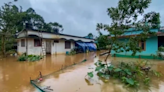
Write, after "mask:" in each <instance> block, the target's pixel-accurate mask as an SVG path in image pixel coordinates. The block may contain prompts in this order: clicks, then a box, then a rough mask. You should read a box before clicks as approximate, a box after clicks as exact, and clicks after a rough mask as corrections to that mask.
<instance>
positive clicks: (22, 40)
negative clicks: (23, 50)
mask: <svg viewBox="0 0 164 92" xmlns="http://www.w3.org/2000/svg"><path fill="white" fill-rule="evenodd" d="M21 47H25V39H21Z"/></svg>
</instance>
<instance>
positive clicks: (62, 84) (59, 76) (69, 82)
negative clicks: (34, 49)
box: [0, 52, 164, 92]
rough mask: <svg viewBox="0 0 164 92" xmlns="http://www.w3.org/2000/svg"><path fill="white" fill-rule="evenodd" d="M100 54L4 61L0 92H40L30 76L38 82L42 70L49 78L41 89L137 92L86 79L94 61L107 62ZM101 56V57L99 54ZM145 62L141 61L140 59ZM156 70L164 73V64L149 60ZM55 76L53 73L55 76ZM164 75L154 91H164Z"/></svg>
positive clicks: (112, 81) (143, 91) (113, 83)
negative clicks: (49, 87)
mask: <svg viewBox="0 0 164 92" xmlns="http://www.w3.org/2000/svg"><path fill="white" fill-rule="evenodd" d="M99 53H100V52H97V53H94V52H91V53H88V54H77V55H75V56H65V55H52V56H51V55H47V56H46V58H44V59H42V60H41V61H39V62H18V61H17V58H15V57H8V58H5V59H0V92H38V91H37V90H36V89H35V88H34V87H33V86H31V84H30V77H31V78H32V79H36V78H37V77H38V75H39V72H40V71H41V72H42V74H43V75H48V74H50V75H48V76H47V77H46V78H45V79H44V81H43V82H42V83H41V84H40V85H41V86H51V88H52V89H53V90H54V91H55V92H128V91H129V92H133V90H131V89H127V88H125V87H124V85H123V84H122V83H120V82H119V81H117V80H115V79H110V80H109V82H107V83H104V82H103V81H101V80H99V78H98V77H97V76H94V78H93V79H89V80H86V79H85V78H86V75H87V72H90V71H94V67H95V66H94V62H95V61H97V60H104V59H105V56H102V57H99V56H98V54H99ZM96 54H97V57H96V58H94V57H95V55H96ZM85 58H87V62H84V63H81V64H77V65H74V66H72V67H69V68H67V69H65V70H62V71H61V72H58V73H55V74H54V73H53V72H55V71H57V70H60V69H62V68H63V67H66V66H69V65H73V64H76V63H78V62H81V61H83V60H84V59H85ZM137 60H139V59H132V58H114V57H109V59H108V61H109V62H112V63H117V62H118V61H124V62H133V61H137ZM140 60H141V59H140ZM149 62H151V64H153V65H154V66H153V68H154V69H157V70H158V71H160V72H162V73H163V74H164V71H163V70H164V61H161V60H149ZM51 73H52V74H51ZM163 81H164V76H163V77H161V78H153V81H152V84H151V87H150V89H151V92H164V82H163ZM139 92H150V91H149V90H147V89H146V88H144V87H143V88H141V90H139Z"/></svg>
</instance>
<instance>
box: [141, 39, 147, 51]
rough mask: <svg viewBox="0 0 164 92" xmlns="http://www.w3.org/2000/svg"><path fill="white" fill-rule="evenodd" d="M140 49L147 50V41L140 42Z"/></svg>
mask: <svg viewBox="0 0 164 92" xmlns="http://www.w3.org/2000/svg"><path fill="white" fill-rule="evenodd" d="M139 47H141V49H142V50H144V51H145V50H146V42H145V41H140V42H139Z"/></svg>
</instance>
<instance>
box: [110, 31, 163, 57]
mask: <svg viewBox="0 0 164 92" xmlns="http://www.w3.org/2000/svg"><path fill="white" fill-rule="evenodd" d="M150 31H151V32H155V33H156V35H155V36H149V37H148V39H147V40H146V41H144V42H143V41H140V42H139V43H138V46H139V47H141V49H142V51H141V52H137V53H136V55H135V56H131V55H132V52H131V51H128V52H125V51H124V52H121V53H116V52H115V51H111V54H113V55H115V56H118V57H137V58H138V57H141V58H142V57H143V58H152V56H153V55H157V52H158V48H159V47H161V46H164V32H163V29H162V30H160V29H151V30H150ZM140 33H142V31H134V30H130V31H126V32H125V33H124V34H123V35H122V36H121V37H120V38H119V40H120V41H122V42H125V43H126V42H127V41H128V39H129V37H130V36H135V35H139V34H140Z"/></svg>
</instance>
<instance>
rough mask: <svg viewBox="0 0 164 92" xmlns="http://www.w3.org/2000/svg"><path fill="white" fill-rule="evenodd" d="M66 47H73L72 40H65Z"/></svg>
mask: <svg viewBox="0 0 164 92" xmlns="http://www.w3.org/2000/svg"><path fill="white" fill-rule="evenodd" d="M65 49H71V42H70V41H65Z"/></svg>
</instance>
